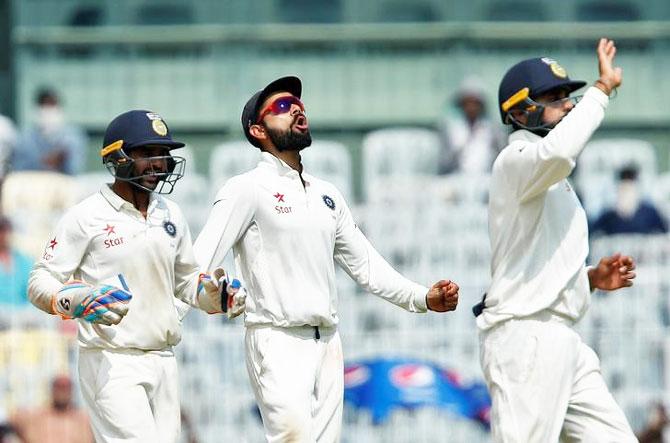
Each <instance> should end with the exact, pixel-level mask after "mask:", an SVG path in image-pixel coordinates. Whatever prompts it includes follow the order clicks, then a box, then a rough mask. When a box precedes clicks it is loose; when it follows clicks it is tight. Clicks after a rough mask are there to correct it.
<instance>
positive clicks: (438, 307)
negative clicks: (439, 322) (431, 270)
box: [426, 280, 459, 312]
mask: <svg viewBox="0 0 670 443" xmlns="http://www.w3.org/2000/svg"><path fill="white" fill-rule="evenodd" d="M458 289H459V288H458V285H457V284H456V283H454V282H452V281H450V280H440V281H438V282H437V283H435V284H434V285H433V286H432V287H431V288H430V289H429V290H428V294H426V305H427V306H428V309H430V310H431V311H435V312H447V311H453V310H455V309H456V306H457V305H458Z"/></svg>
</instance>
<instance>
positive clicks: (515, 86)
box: [498, 57, 586, 123]
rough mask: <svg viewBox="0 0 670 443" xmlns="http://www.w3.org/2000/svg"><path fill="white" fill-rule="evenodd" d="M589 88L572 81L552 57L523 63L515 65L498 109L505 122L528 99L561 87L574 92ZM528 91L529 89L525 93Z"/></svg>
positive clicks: (504, 82)
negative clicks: (515, 107) (517, 106)
mask: <svg viewBox="0 0 670 443" xmlns="http://www.w3.org/2000/svg"><path fill="white" fill-rule="evenodd" d="M584 85H586V82H584V81H576V80H570V78H569V77H568V73H567V72H566V71H565V69H563V67H562V66H561V65H559V64H558V62H557V61H556V60H554V59H552V58H549V57H537V58H530V59H527V60H523V61H521V62H519V63H517V64H516V65H514V66H512V67H511V68H510V69H509V70H508V71H507V73H506V74H505V76H504V77H503V79H502V81H501V82H500V87H499V88H498V106H499V109H498V110H499V111H500V116H501V117H502V120H503V123H507V122H506V121H505V114H506V113H507V111H509V110H510V109H511V108H513V107H514V106H516V105H517V104H519V103H521V102H522V101H523V99H524V98H525V97H530V98H532V99H534V98H536V97H538V96H540V95H542V94H544V93H546V92H549V91H551V90H553V89H557V88H565V89H567V90H569V91H570V92H573V91H576V90H577V89H579V88H581V87H583V86H584ZM526 88H527V90H525V89H526Z"/></svg>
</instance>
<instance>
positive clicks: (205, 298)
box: [198, 268, 247, 318]
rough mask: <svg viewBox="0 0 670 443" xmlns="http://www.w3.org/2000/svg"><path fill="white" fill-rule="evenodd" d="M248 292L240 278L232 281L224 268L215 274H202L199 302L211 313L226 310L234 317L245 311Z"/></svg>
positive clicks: (229, 315)
mask: <svg viewBox="0 0 670 443" xmlns="http://www.w3.org/2000/svg"><path fill="white" fill-rule="evenodd" d="M246 295H247V292H246V290H245V289H244V288H242V284H241V283H240V281H239V280H238V279H233V280H232V281H230V279H229V278H228V275H226V272H225V271H224V270H223V269H222V268H217V269H215V270H214V272H213V275H211V276H210V275H208V274H200V276H199V282H198V303H199V305H200V308H201V309H203V310H204V311H206V312H207V313H209V314H215V313H222V312H225V313H226V315H227V316H228V318H234V317H237V316H238V315H240V314H241V313H243V312H244V301H245V300H246Z"/></svg>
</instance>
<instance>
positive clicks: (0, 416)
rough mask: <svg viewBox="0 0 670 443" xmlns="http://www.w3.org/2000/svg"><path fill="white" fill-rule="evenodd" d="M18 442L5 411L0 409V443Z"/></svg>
mask: <svg viewBox="0 0 670 443" xmlns="http://www.w3.org/2000/svg"><path fill="white" fill-rule="evenodd" d="M15 442H16V443H18V440H17V439H16V434H15V433H14V430H13V429H12V425H11V424H10V423H9V421H8V419H7V416H6V414H5V411H4V410H2V409H0V443H15Z"/></svg>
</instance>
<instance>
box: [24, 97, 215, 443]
mask: <svg viewBox="0 0 670 443" xmlns="http://www.w3.org/2000/svg"><path fill="white" fill-rule="evenodd" d="M182 146H184V144H183V143H181V142H177V141H174V140H173V139H172V136H171V134H170V131H169V129H168V127H167V125H166V123H165V121H164V120H163V118H162V117H161V116H160V115H158V114H156V113H154V112H150V111H141V110H134V111H129V112H126V113H124V114H121V115H119V116H118V117H116V118H115V119H114V120H113V121H112V122H111V123H110V124H109V126H108V127H107V130H106V132H105V136H104V144H103V148H102V151H101V152H100V154H101V156H102V160H103V163H104V165H105V166H106V167H107V168H108V169H109V170H110V172H111V173H112V175H113V176H114V183H113V184H111V185H104V186H102V188H101V189H100V191H99V192H97V193H95V194H93V195H91V196H90V197H88V198H86V199H85V200H83V201H82V202H81V203H79V204H77V205H76V206H74V207H73V208H71V209H70V210H69V211H68V212H67V213H66V214H65V215H64V216H63V218H62V219H61V221H60V222H59V223H58V226H57V227H56V230H55V233H54V234H53V235H52V236H51V238H50V239H49V241H48V243H47V245H46V248H45V249H44V254H43V256H42V258H41V260H39V261H38V262H37V263H36V264H35V267H34V269H33V271H32V273H31V276H30V282H29V296H30V300H31V301H32V302H33V304H35V306H37V307H38V308H40V309H42V310H43V311H45V312H48V313H50V314H57V315H60V316H62V317H63V318H68V319H70V318H75V319H77V322H78V328H79V334H78V336H79V339H78V341H79V349H80V352H79V381H80V385H81V390H82V394H83V397H84V403H85V406H86V409H87V412H88V414H89V415H90V417H91V424H92V427H93V432H94V434H95V439H96V441H97V442H98V443H101V442H121V441H123V442H137V443H148V442H161V443H163V442H166V443H171V442H176V441H177V439H178V437H179V431H180V414H179V398H178V377H177V364H176V360H175V356H174V353H173V347H174V346H175V345H176V344H177V343H179V341H180V339H181V322H180V318H179V316H178V312H177V308H176V306H175V303H174V301H175V297H177V298H178V299H180V300H182V301H183V302H186V303H188V304H189V305H191V306H195V307H198V308H200V309H203V310H205V311H207V312H210V313H214V312H222V300H221V295H220V294H221V291H220V290H221V289H223V286H222V287H221V288H219V280H218V276H217V277H216V278H212V277H210V276H209V275H204V274H200V273H199V272H198V266H197V264H196V262H195V258H194V255H193V249H192V244H191V235H190V233H189V229H188V226H187V224H186V220H185V219H184V216H183V214H182V213H181V211H180V210H179V207H178V206H177V205H176V204H175V203H173V202H171V201H170V200H167V199H165V198H163V197H162V196H161V195H159V194H162V193H169V192H170V191H172V188H173V187H174V185H175V183H176V181H177V180H179V179H180V178H181V177H182V175H183V170H184V159H183V158H181V157H173V156H171V155H170V150H171V149H175V148H180V147H182ZM216 272H217V274H221V273H222V270H217V271H216ZM221 284H222V285H225V284H226V281H225V278H224V279H221ZM224 303H225V298H224Z"/></svg>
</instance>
